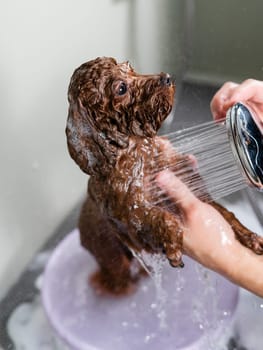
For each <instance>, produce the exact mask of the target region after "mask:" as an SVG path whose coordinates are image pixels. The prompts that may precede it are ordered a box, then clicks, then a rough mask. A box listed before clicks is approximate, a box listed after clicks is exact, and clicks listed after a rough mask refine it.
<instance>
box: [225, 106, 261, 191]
mask: <svg viewBox="0 0 263 350" xmlns="http://www.w3.org/2000/svg"><path fill="white" fill-rule="evenodd" d="M226 125H227V130H228V135H229V140H230V144H231V147H232V151H233V153H234V155H235V158H236V160H237V162H238V163H239V164H240V166H241V168H242V170H243V173H244V174H245V176H246V177H247V179H248V183H249V185H250V186H252V187H254V188H256V189H257V190H259V191H262V192H263V133H262V128H261V127H260V125H259V124H258V123H257V119H256V116H255V114H253V113H252V110H251V109H249V107H248V106H246V105H245V104H243V103H241V102H238V103H236V104H235V105H234V106H232V107H231V108H230V109H229V110H228V112H227V116H226Z"/></svg>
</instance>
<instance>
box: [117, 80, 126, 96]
mask: <svg viewBox="0 0 263 350" xmlns="http://www.w3.org/2000/svg"><path fill="white" fill-rule="evenodd" d="M126 92H127V85H126V84H125V83H124V82H122V83H120V85H119V87H118V95H120V96H121V95H124V94H125V93H126Z"/></svg>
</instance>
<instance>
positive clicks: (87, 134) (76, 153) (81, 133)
mask: <svg viewBox="0 0 263 350" xmlns="http://www.w3.org/2000/svg"><path fill="white" fill-rule="evenodd" d="M89 113H90V114H89ZM92 113H93V112H92V110H90V109H89V108H85V107H83V105H82V103H81V101H80V99H79V98H78V99H77V100H75V101H74V100H73V99H72V98H69V112H68V120H67V126H66V135H67V144H68V150H69V153H70V155H71V157H72V158H73V159H74V161H75V162H76V163H77V164H78V166H79V167H80V169H81V170H82V171H83V172H84V173H86V174H89V175H94V174H96V173H100V174H102V173H105V172H107V171H108V170H109V167H110V166H114V164H115V160H116V157H117V155H118V150H119V149H121V148H125V147H127V145H128V136H127V135H123V134H121V133H119V132H117V131H115V132H113V133H111V132H108V133H107V132H102V131H101V130H100V128H98V126H97V125H96V121H95V120H94V115H93V114H92Z"/></svg>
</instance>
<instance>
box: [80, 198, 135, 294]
mask: <svg viewBox="0 0 263 350" xmlns="http://www.w3.org/2000/svg"><path fill="white" fill-rule="evenodd" d="M79 229H80V238H81V243H82V245H83V246H84V247H85V248H86V249H87V250H89V251H90V252H91V254H92V255H93V256H94V257H95V259H96V261H97V263H98V265H99V270H98V271H97V272H95V273H94V274H93V275H92V276H91V279H90V282H91V284H92V285H93V287H94V288H95V289H96V291H97V292H98V293H110V294H127V293H129V291H131V290H132V288H133V287H134V285H135V282H136V281H137V280H138V278H139V272H138V274H137V275H136V273H134V271H131V263H132V259H133V256H132V254H131V253H130V251H129V250H128V249H127V247H126V246H124V245H123V244H122V242H121V241H120V240H119V239H118V236H117V233H116V232H115V231H114V228H113V227H112V226H111V225H110V223H109V222H108V220H106V219H105V218H103V217H102V216H101V215H100V213H99V211H98V209H97V207H96V205H95V204H94V202H93V201H92V200H91V199H89V198H88V199H87V200H86V202H85V204H84V206H83V208H82V211H81V215H80V219H79ZM132 272H133V273H132Z"/></svg>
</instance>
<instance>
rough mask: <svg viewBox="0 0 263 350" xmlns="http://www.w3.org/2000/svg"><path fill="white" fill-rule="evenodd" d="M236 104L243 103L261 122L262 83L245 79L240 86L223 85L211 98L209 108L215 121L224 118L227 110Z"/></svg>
mask: <svg viewBox="0 0 263 350" xmlns="http://www.w3.org/2000/svg"><path fill="white" fill-rule="evenodd" d="M237 102H243V103H245V104H246V105H247V106H248V107H250V108H251V109H252V111H254V112H255V114H256V115H257V116H258V117H259V118H260V119H261V122H263V82H262V81H259V80H254V79H247V80H245V81H244V82H242V83H241V84H236V83H233V82H227V83H225V84H224V85H223V86H222V87H221V88H220V89H219V90H218V92H217V93H216V94H215V96H214V97H213V99H212V101H211V104H210V107H211V112H212V114H213V117H214V119H215V120H219V119H222V118H225V116H226V112H227V110H228V109H229V108H230V107H231V106H233V105H234V104H235V103H237Z"/></svg>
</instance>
